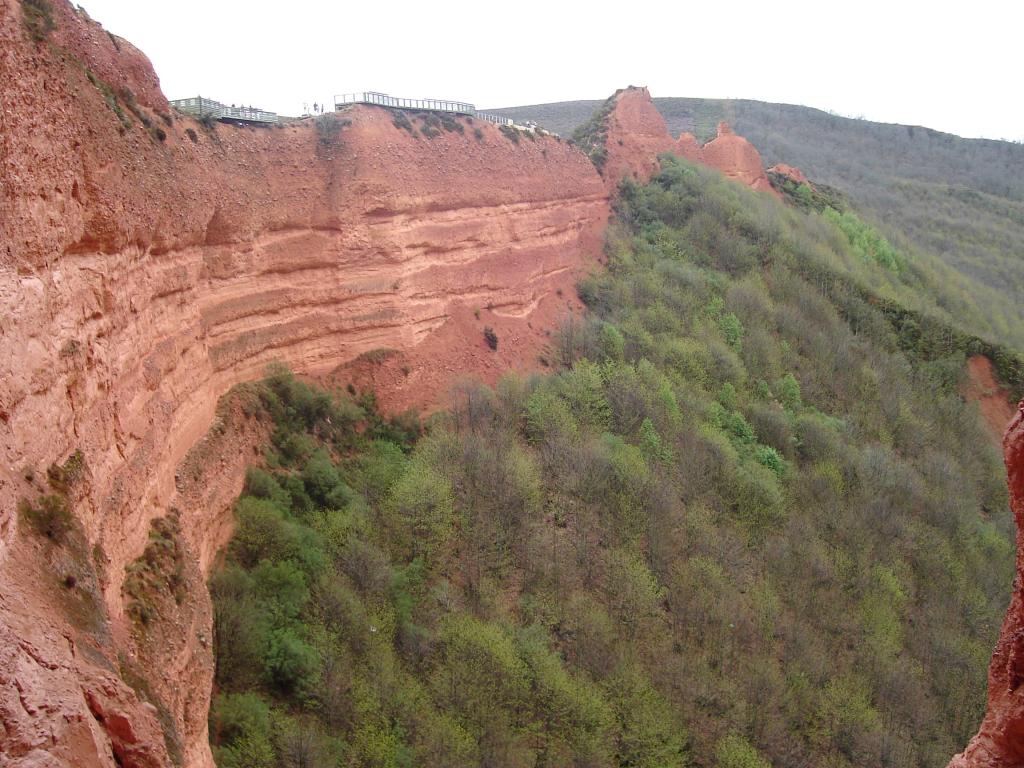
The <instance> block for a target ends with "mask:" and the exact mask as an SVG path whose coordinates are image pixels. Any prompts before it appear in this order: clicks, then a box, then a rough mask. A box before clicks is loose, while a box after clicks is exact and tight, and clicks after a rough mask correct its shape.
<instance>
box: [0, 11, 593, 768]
mask: <svg viewBox="0 0 1024 768" xmlns="http://www.w3.org/2000/svg"><path fill="white" fill-rule="evenodd" d="M53 6H54V21H55V28H54V29H53V31H51V32H50V33H49V38H48V39H46V40H45V41H43V42H38V43H37V42H35V41H33V40H32V39H31V37H30V36H29V34H28V32H27V30H26V28H25V25H24V23H23V18H22V7H21V4H20V3H19V2H17V1H16V0H0V82H2V83H3V86H2V87H0V108H2V114H3V116H4V117H3V119H4V123H3V125H2V129H0V142H2V143H0V184H2V197H0V317H3V318H4V320H3V323H2V326H0V334H2V335H0V370H2V372H3V375H2V376H0V458H2V462H0V583H2V584H3V585H4V589H3V590H2V592H0V646H2V648H3V650H2V651H0V654H2V655H0V724H2V728H0V753H2V754H3V755H4V756H5V759H6V760H7V761H8V762H7V763H5V764H11V765H18V766H28V765H72V764H73V765H87V766H91V765H95V766H113V765H115V764H120V765H168V764H170V760H171V757H172V755H177V756H178V757H180V758H181V761H182V762H183V764H184V765H187V766H203V765H210V763H211V759H210V753H209V747H208V744H207V738H206V715H207V708H208V701H209V692H210V682H211V680H212V658H211V649H210V645H209V637H210V611H209V600H208V597H207V596H206V594H205V591H204V590H203V589H202V588H201V585H202V582H203V578H204V575H205V573H206V572H207V569H208V567H209V565H210V563H211V561H212V559H213V556H214V554H215V552H216V551H217V548H218V546H219V545H220V544H221V543H222V542H223V541H224V539H225V537H226V536H227V535H229V533H230V515H229V514H228V513H227V510H228V509H229V505H230V501H231V499H232V498H233V497H234V496H236V495H237V493H238V491H239V489H240V484H241V477H242V469H243V468H244V465H245V463H246V461H247V458H248V456H251V455H252V450H251V447H252V445H254V444H256V443H257V442H258V435H257V434H256V431H255V430H253V429H251V428H250V429H249V432H248V433H246V432H245V429H244V428H240V429H241V432H237V431H236V432H233V433H231V434H234V435H235V436H236V437H235V438H234V442H231V443H229V444H228V445H227V446H222V447H220V448H217V447H216V446H213V447H211V448H210V449H209V450H208V451H205V452H204V453H203V454H202V458H201V459H197V460H195V461H197V462H198V466H197V467H196V468H195V473H194V474H191V473H187V474H183V473H182V471H181V469H180V468H181V467H182V466H184V465H183V459H184V458H185V457H186V454H187V453H188V451H189V450H190V448H192V447H193V446H195V445H196V444H197V443H198V442H200V439H201V438H202V437H203V436H204V435H205V434H206V433H207V430H208V428H209V427H210V424H211V423H212V422H213V421H214V416H215V408H216V406H217V402H218V399H219V398H220V396H221V395H222V394H223V393H225V392H226V391H228V389H230V388H231V387H232V386H233V385H235V384H237V383H239V382H243V381H246V380H250V379H253V378H257V377H259V376H261V375H262V374H263V371H264V370H265V366H266V365H267V363H269V362H270V361H274V360H283V361H285V362H287V363H288V364H290V365H291V366H292V367H293V368H295V369H296V370H299V371H302V372H307V373H314V374H319V373H328V372H330V371H332V370H334V369H336V368H337V367H338V366H339V365H342V364H345V363H348V362H350V361H352V360H354V359H356V358H358V357H359V356H360V355H361V354H362V353H365V352H370V351H373V350H378V349H381V348H390V349H394V350H398V351H399V353H401V354H404V355H405V358H404V360H403V363H402V365H401V366H396V367H395V368H393V369H391V370H390V375H391V377H392V378H391V379H390V380H389V381H388V385H389V387H388V396H389V397H390V398H392V399H391V401H390V403H391V405H392V406H393V407H396V408H397V407H404V406H407V405H424V404H426V403H431V402H434V401H435V400H436V398H437V396H438V395H439V393H441V392H443V390H444V387H446V386H447V385H448V384H449V383H450V382H451V380H452V379H453V378H455V377H456V376H459V375H466V374H474V373H476V374H478V375H481V376H483V377H484V378H489V379H492V380H493V379H494V378H495V377H496V376H497V375H498V373H499V371H500V370H502V369H507V368H516V367H531V366H533V365H536V357H537V353H538V351H539V350H540V348H541V347H542V346H543V344H544V343H545V337H544V335H543V329H544V328H545V327H550V326H551V324H552V323H553V322H554V320H555V319H556V318H557V317H558V316H559V315H560V314H562V313H564V312H565V311H566V310H567V309H568V308H571V307H572V306H575V300H574V299H570V298H569V297H570V296H574V295H575V292H574V291H573V290H572V288H573V286H574V283H575V280H576V278H577V276H578V274H579V272H580V270H581V269H584V268H586V266H587V265H588V264H589V263H590V261H591V259H592V258H593V257H594V256H596V255H597V254H598V253H599V252H600V238H601V233H602V230H603V226H604V223H605V220H606V218H607V214H608V198H607V193H606V191H605V188H604V186H603V184H602V182H601V179H600V178H599V176H598V175H597V173H596V172H595V170H594V168H593V166H592V165H591V163H590V162H589V161H588V160H587V159H586V158H585V157H584V156H582V155H581V154H580V153H579V152H577V151H576V150H574V149H572V148H571V147H569V146H568V145H567V144H564V143H562V142H559V141H556V140H555V139H554V138H545V137H537V138H536V140H535V141H520V142H518V143H515V142H513V141H512V140H510V139H509V138H507V137H506V136H504V135H503V134H502V133H501V132H499V131H498V130H497V128H496V127H495V126H492V125H489V124H484V123H479V122H477V123H474V124H470V123H469V122H468V121H466V120H461V121H460V122H459V123H458V125H457V127H454V128H452V129H451V130H444V131H441V132H440V133H439V134H438V135H434V136H433V137H432V138H430V137H428V136H427V132H421V131H418V130H415V129H414V130H413V131H410V130H406V129H404V128H402V127H399V125H396V124H395V121H394V119H393V115H392V114H391V113H389V112H387V111H384V110H381V109H377V108H369V107H357V108H352V109H350V110H349V111H348V112H346V113H344V114H340V113H339V114H338V115H337V116H327V117H324V118H322V119H319V120H309V121H305V122H302V123H297V124H290V125H288V126H286V127H280V128H270V129H255V128H247V127H232V126H224V125H219V126H217V127H216V128H215V129H210V128H206V127H204V126H203V125H201V124H199V123H198V122H196V121H193V120H191V119H187V118H184V117H180V116H175V117H172V116H171V115H170V114H169V112H168V111H167V103H166V100H165V99H164V97H163V95H162V94H161V93H160V91H159V85H158V82H157V79H156V76H155V75H154V74H153V71H152V68H151V67H150V66H149V63H148V61H146V59H145V57H144V56H143V55H142V54H141V53H140V52H138V51H137V50H136V49H134V48H133V47H131V46H130V45H129V44H127V43H126V42H125V41H123V40H120V39H119V38H114V37H111V36H109V35H107V34H106V33H105V32H103V31H102V28H100V27H99V26H98V25H96V24H95V23H93V22H92V21H91V20H89V19H88V18H87V17H86V16H85V15H84V12H82V11H80V10H79V11H76V10H74V9H73V8H72V7H71V6H70V5H69V4H66V3H64V2H54V3H53ZM414 122H415V121H414ZM421 127H422V126H421ZM429 133H433V132H432V131H431V132H429ZM414 134H415V135H414ZM567 305H569V306H567ZM485 323H486V324H487V325H491V326H492V327H493V328H494V329H495V331H496V332H497V334H498V336H499V338H500V345H499V349H498V351H497V352H494V353H492V352H491V351H490V350H489V349H487V347H486V344H485V342H484V340H483V335H482V329H483V326H484V324H485ZM239 434H242V435H243V436H242V437H239V436H238V435H239ZM245 435H248V436H247V437H245ZM76 449H81V451H82V452H83V454H84V456H85V458H86V461H87V463H88V468H89V472H88V482H87V483H86V484H85V486H83V488H84V490H83V491H82V493H81V494H80V495H79V496H78V497H76V504H75V509H74V512H75V517H76V519H77V520H78V522H79V523H80V525H81V537H82V542H81V545H80V546H79V547H78V550H80V551H79V555H82V553H85V554H84V555H82V556H83V557H84V558H85V559H86V560H88V561H89V562H92V563H93V564H94V565H95V566H96V567H97V568H98V569H99V570H100V571H102V573H103V578H102V579H101V581H100V583H99V585H98V587H97V590H96V594H97V595H98V604H97V605H90V606H88V613H89V616H90V617H91V618H90V620H89V622H87V624H88V626H87V627H85V628H83V626H79V625H78V624H76V622H75V621H74V620H72V618H69V613H68V610H69V609H68V606H67V605H65V604H64V602H62V601H65V598H67V597H68V595H79V596H80V597H81V599H82V600H83V601H86V602H87V601H88V598H89V594H90V593H88V592H87V591H83V589H82V587H81V584H79V585H78V586H77V587H68V588H67V589H66V590H65V591H64V592H62V591H61V590H62V589H63V588H62V587H59V586H57V583H58V581H59V580H60V579H61V578H63V576H62V574H63V572H64V570H66V569H67V568H70V567H71V566H72V565H73V566H74V567H75V568H77V567H79V566H80V565H81V563H80V562H79V560H81V559H82V558H81V557H79V558H78V559H77V560H76V559H75V558H71V557H70V555H68V554H67V553H66V552H64V550H62V549H60V548H54V547H52V546H51V545H50V544H48V543H46V542H43V543H40V541H39V539H38V537H34V536H32V535H31V534H29V533H28V532H27V531H26V530H25V527H24V525H22V524H21V523H20V521H19V519H18V515H17V513H16V506H17V503H18V500H19V499H20V498H26V499H34V498H37V497H38V496H39V495H41V494H43V493H45V492H46V491H47V489H46V481H45V478H46V468H47V467H48V466H49V465H51V464H52V463H54V462H58V463H59V462H61V461H63V460H64V459H65V458H66V457H67V456H68V455H69V454H71V453H72V451H74V450H76ZM185 465H187V462H185ZM204 473H205V474H204ZM204 478H205V479H206V480H209V481H210V482H206V481H204ZM190 483H191V484H192V486H198V487H193V492H190V493H186V490H187V487H188V486H189V484H190ZM172 507H177V508H179V509H180V511H181V526H182V532H183V536H184V539H185V546H186V547H187V549H188V552H189V558H190V564H191V565H190V568H191V569H192V577H191V578H192V579H193V584H194V585H198V586H197V588H196V590H195V595H194V599H192V600H190V601H189V602H188V603H187V604H186V605H184V606H182V608H181V610H180V611H179V612H178V614H177V615H176V616H175V618H174V620H173V621H172V622H169V626H168V627H166V628H163V629H161V630H160V631H159V632H155V633H151V635H155V636H158V640H159V643H160V644H159V646H158V647H157V649H156V650H154V648H153V647H148V646H146V645H145V643H142V642H141V641H139V639H138V638H137V637H136V636H135V634H134V633H133V632H132V629H131V624H130V622H129V621H127V619H126V617H125V606H124V604H123V601H122V596H121V584H122V581H123V577H124V570H125V567H126V565H127V564H128V563H130V562H131V561H132V560H134V559H135V558H136V557H138V556H139V555H140V553H141V552H142V550H143V549H144V547H145V544H146V539H147V535H148V532H149V529H150V523H151V521H152V520H153V519H154V518H156V517H157V516H160V515H163V514H166V513H167V512H168V510H170V509H171V508H172ZM51 550H52V552H51ZM62 552H63V554H61V553H62ZM47 553H50V554H47ZM54 553H56V554H54ZM54 558H56V559H54ZM61 558H64V559H65V560H67V562H64V560H61ZM68 558H70V559H68ZM72 561H73V562H72ZM54 563H58V565H59V563H63V564H62V565H59V567H58V565H55V564H54ZM48 564H49V565H48ZM50 566H52V567H50ZM54 569H56V570H54ZM76 605H77V604H76ZM79 608H82V606H79ZM76 610H77V609H76ZM82 610H85V608H82ZM148 642H155V641H153V640H152V638H151V639H150V641H148ZM131 670H135V671H134V672H132V671H131ZM133 675H137V676H138V677H133ZM129 678H131V684H129V683H128V682H126V680H128V679H129ZM172 732H173V738H170V737H168V739H160V738H157V737H156V736H155V735H154V734H160V733H163V734H164V735H165V736H167V735H168V734H171V733H172Z"/></svg>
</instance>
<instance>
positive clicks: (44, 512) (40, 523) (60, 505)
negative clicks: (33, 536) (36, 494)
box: [18, 493, 71, 544]
mask: <svg viewBox="0 0 1024 768" xmlns="http://www.w3.org/2000/svg"><path fill="white" fill-rule="evenodd" d="M37 504H38V506H36V505H33V504H32V503H31V502H30V501H29V500H28V499H22V500H21V501H19V502H18V513H19V514H20V515H21V517H22V519H23V520H26V521H27V522H28V523H29V524H30V525H31V526H32V527H33V528H34V529H35V530H36V532H37V533H40V534H42V535H43V536H45V537H46V538H48V539H50V541H53V542H56V543H57V544H60V543H61V542H62V541H64V538H65V537H66V536H67V534H68V532H69V531H70V530H71V509H70V507H69V506H68V500H67V497H66V496H64V495H63V494H59V493H51V494H48V495H46V496H41V497H40V498H39V501H38V502H37Z"/></svg>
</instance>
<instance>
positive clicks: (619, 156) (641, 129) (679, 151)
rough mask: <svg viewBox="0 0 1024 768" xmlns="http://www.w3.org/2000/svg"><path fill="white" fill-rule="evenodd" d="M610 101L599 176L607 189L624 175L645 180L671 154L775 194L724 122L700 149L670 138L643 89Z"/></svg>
mask: <svg viewBox="0 0 1024 768" xmlns="http://www.w3.org/2000/svg"><path fill="white" fill-rule="evenodd" d="M613 98H614V99H615V105H614V108H613V109H612V110H611V112H610V113H609V115H608V118H607V120H606V122H605V126H606V130H607V140H606V142H605V149H606V150H607V153H608V159H607V160H606V162H605V166H604V171H603V175H604V178H605V180H606V182H607V183H608V185H609V188H610V189H614V188H615V187H616V186H617V185H618V183H619V182H620V181H621V180H622V179H623V178H625V177H627V176H629V177H631V178H633V179H636V180H637V181H641V182H643V181H647V180H648V179H649V178H650V177H651V174H653V173H654V172H655V171H656V170H657V169H658V155H660V154H662V153H664V152H671V153H673V154H675V155H678V156H680V157H684V158H686V159H687V160H690V161H691V162H694V163H701V164H703V165H707V166H709V167H711V168H714V169H715V170H718V171H721V172H722V173H723V174H725V175H726V176H727V177H728V178H730V179H732V180H734V181H737V182H739V183H741V184H744V185H746V186H748V187H750V188H752V189H756V190H758V191H760V192H768V193H769V194H772V195H777V194H778V193H777V192H776V191H775V189H774V188H773V187H772V185H771V182H770V181H769V180H768V174H767V173H766V172H765V169H764V163H763V161H762V160H761V155H760V153H759V152H758V151H757V149H756V148H755V147H754V145H753V144H751V143H750V142H749V141H747V140H746V139H745V138H743V137H742V136H737V135H736V134H735V133H733V131H732V129H731V128H730V127H729V124H728V123H725V122H722V123H719V124H718V136H717V137H716V138H714V139H712V140H711V141H709V142H708V143H707V144H704V145H703V146H702V145H701V144H700V143H699V142H698V141H697V139H696V137H695V136H694V135H693V134H691V133H685V132H684V133H681V134H680V135H679V138H678V139H673V138H672V136H671V135H670V134H669V132H668V126H667V125H666V124H665V118H663V117H662V116H661V113H660V112H658V110H657V108H656V107H655V106H654V102H653V101H651V94H650V93H649V92H648V91H647V89H646V88H636V87H630V88H625V89H623V90H621V91H619V92H618V93H616V95H615V96H614V97H613Z"/></svg>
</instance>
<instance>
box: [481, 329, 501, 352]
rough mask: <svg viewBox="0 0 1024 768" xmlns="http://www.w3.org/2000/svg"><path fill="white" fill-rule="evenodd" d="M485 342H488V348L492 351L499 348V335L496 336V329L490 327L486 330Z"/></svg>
mask: <svg viewBox="0 0 1024 768" xmlns="http://www.w3.org/2000/svg"><path fill="white" fill-rule="evenodd" d="M484 341H486V342H487V346H488V347H490V348H491V349H497V348H498V334H496V333H495V332H494V329H493V328H491V326H489V325H488V326H487V327H485V328H484Z"/></svg>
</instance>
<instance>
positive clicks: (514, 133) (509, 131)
mask: <svg viewBox="0 0 1024 768" xmlns="http://www.w3.org/2000/svg"><path fill="white" fill-rule="evenodd" d="M498 130H499V131H501V133H502V135H503V136H504V137H505V138H506V139H508V140H509V141H511V142H512V143H513V144H518V143H519V136H520V131H519V129H518V128H516V127H515V126H514V125H499V126H498Z"/></svg>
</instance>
